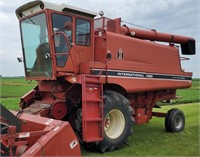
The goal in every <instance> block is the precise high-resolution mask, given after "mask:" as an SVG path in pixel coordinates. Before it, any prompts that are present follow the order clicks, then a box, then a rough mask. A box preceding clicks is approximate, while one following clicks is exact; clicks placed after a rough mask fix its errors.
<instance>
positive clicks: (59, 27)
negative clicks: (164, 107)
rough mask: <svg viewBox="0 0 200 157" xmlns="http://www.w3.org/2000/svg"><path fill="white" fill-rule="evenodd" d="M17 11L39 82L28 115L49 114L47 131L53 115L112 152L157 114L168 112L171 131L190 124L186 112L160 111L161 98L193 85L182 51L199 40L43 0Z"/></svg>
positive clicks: (26, 100)
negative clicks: (137, 126) (136, 127)
mask: <svg viewBox="0 0 200 157" xmlns="http://www.w3.org/2000/svg"><path fill="white" fill-rule="evenodd" d="M16 15H17V17H18V18H19V23H20V30H21V39H22V49H23V58H24V67H25V75H26V79H27V80H36V81H37V86H36V87H35V88H34V89H32V90H31V91H30V92H28V93H27V94H25V95H24V96H22V97H21V102H20V108H21V112H23V114H24V115H26V116H25V117H27V118H30V117H32V116H36V117H38V118H39V117H40V118H41V121H40V122H38V123H40V124H38V125H39V126H41V127H40V129H39V130H41V129H42V130H43V131H44V132H45V131H47V130H48V131H49V134H50V133H51V132H54V131H55V128H56V127H55V128H53V130H52V129H45V128H46V127H47V128H51V127H50V126H47V125H46V122H47V121H48V120H52V121H53V122H55V123H56V125H59V124H58V123H61V121H60V120H62V121H67V122H62V124H63V125H64V126H63V127H64V128H63V131H65V132H66V136H68V135H69V134H68V131H67V129H69V123H70V125H71V126H72V128H73V130H74V132H76V135H77V136H78V138H79V141H80V143H81V144H82V145H83V146H84V147H85V148H87V149H92V150H98V151H101V152H105V151H111V150H115V149H119V148H121V147H122V146H123V144H124V143H126V142H127V139H128V136H129V135H131V133H132V125H133V124H144V123H147V122H149V120H150V119H151V118H152V116H158V117H165V127H166V130H167V131H169V132H180V131H182V130H183V129H184V125H185V117H184V113H183V112H182V111H180V110H178V109H171V110H170V111H168V113H155V112H152V110H153V108H154V107H158V106H157V102H158V101H163V100H171V99H175V98H176V89H180V88H189V87H190V86H191V83H192V73H191V72H185V71H183V70H182V69H181V63H180V61H181V58H180V53H182V54H185V55H194V54H195V40H194V39H193V38H191V37H184V36H178V35H172V34H165V33H160V32H157V31H156V30H140V29H135V28H129V27H128V26H126V25H121V19H120V18H117V19H109V18H106V17H104V16H101V17H100V18H96V19H94V17H95V16H96V15H97V14H96V13H93V12H91V11H86V10H83V9H79V8H76V7H72V6H70V5H66V4H61V5H57V4H52V3H48V2H44V1H40V0H38V1H33V2H30V3H27V4H25V5H23V6H21V7H19V8H18V9H17V10H16ZM157 41H158V42H157ZM161 42H164V43H165V44H161ZM178 46H180V47H181V49H180V50H179V48H178ZM179 51H180V52H179ZM43 117H46V118H48V119H46V118H43ZM53 119H55V120H53ZM68 122H69V123H68ZM31 123H32V122H31ZM41 123H42V124H41ZM52 124H53V123H52ZM22 126H23V125H22ZM22 128H25V127H22ZM28 128H29V127H28ZM25 131H32V130H25ZM34 139H35V138H34ZM39 140H40V139H39ZM71 141H73V139H71V140H69V142H71ZM68 145H69V144H68ZM60 147H63V145H62V144H60Z"/></svg>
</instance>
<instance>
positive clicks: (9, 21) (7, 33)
mask: <svg viewBox="0 0 200 157" xmlns="http://www.w3.org/2000/svg"><path fill="white" fill-rule="evenodd" d="M29 1H30V0H29ZM48 1H50V2H53V3H57V4H61V3H66V4H69V5H72V6H76V7H80V8H83V9H86V10H90V11H94V12H98V11H100V10H103V11H104V13H105V16H108V17H110V18H117V17H122V20H123V21H127V22H129V23H133V24H137V25H141V26H144V27H148V28H150V29H156V30H157V31H161V32H167V33H173V34H179V35H184V36H192V37H194V38H195V39H196V41H197V45H196V49H197V55H196V56H191V57H190V56H189V57H190V58H191V60H190V61H185V62H183V63H182V65H183V66H184V68H185V69H187V70H188V71H194V76H195V77H200V74H199V71H200V70H199V68H197V67H199V64H200V63H199V59H200V54H199V53H198V52H199V51H200V43H199V41H200V20H199V19H200V17H199V11H200V1H198V0H190V1H188V0H165V1H164V0H156V1H155V0H124V1H122V0H101V1H97V0H76V1H70V0H67V1H66V0H48ZM27 2H28V1H27V0H12V1H7V0H2V1H1V2H0V8H1V9H0V23H1V24H0V34H1V38H0V42H1V47H0V52H1V59H0V62H1V64H2V65H3V67H4V68H3V75H11V76H13V75H14V74H16V68H15V69H13V68H11V67H19V63H17V60H16V58H17V57H18V56H22V54H21V51H22V50H21V39H20V33H19V24H18V19H17V18H16V15H15V9H17V8H18V7H19V6H21V5H22V4H24V3H27ZM129 27H134V26H133V25H129ZM5 58H6V60H7V62H6V61H4V60H2V59H5ZM21 66H22V64H21V65H20V68H21V69H22V70H21V69H19V73H18V74H19V75H24V72H23V68H22V67H23V66H22V67H21Z"/></svg>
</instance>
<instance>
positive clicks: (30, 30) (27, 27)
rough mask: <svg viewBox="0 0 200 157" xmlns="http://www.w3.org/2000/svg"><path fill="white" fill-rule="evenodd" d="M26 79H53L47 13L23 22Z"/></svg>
mask: <svg viewBox="0 0 200 157" xmlns="http://www.w3.org/2000/svg"><path fill="white" fill-rule="evenodd" d="M21 32H22V43H23V44H22V46H23V53H24V62H25V73H26V77H51V76H52V65H51V57H50V48H49V40H48V30H47V24H46V16H45V13H42V14H39V15H36V16H33V17H31V18H25V19H24V20H23V21H22V22H21Z"/></svg>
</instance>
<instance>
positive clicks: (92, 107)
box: [81, 75, 104, 142]
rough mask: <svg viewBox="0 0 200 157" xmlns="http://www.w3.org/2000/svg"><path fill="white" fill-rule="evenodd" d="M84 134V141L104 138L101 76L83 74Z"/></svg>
mask: <svg viewBox="0 0 200 157" xmlns="http://www.w3.org/2000/svg"><path fill="white" fill-rule="evenodd" d="M81 78H82V79H81V81H82V135H83V141H84V142H96V141H102V140H103V129H104V123H103V122H104V121H103V84H102V81H101V76H97V75H82V77H81Z"/></svg>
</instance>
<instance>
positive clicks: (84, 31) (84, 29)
mask: <svg viewBox="0 0 200 157" xmlns="http://www.w3.org/2000/svg"><path fill="white" fill-rule="evenodd" d="M90 39H91V31H90V22H89V21H87V20H83V19H76V44H77V45H81V46H90Z"/></svg>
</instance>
